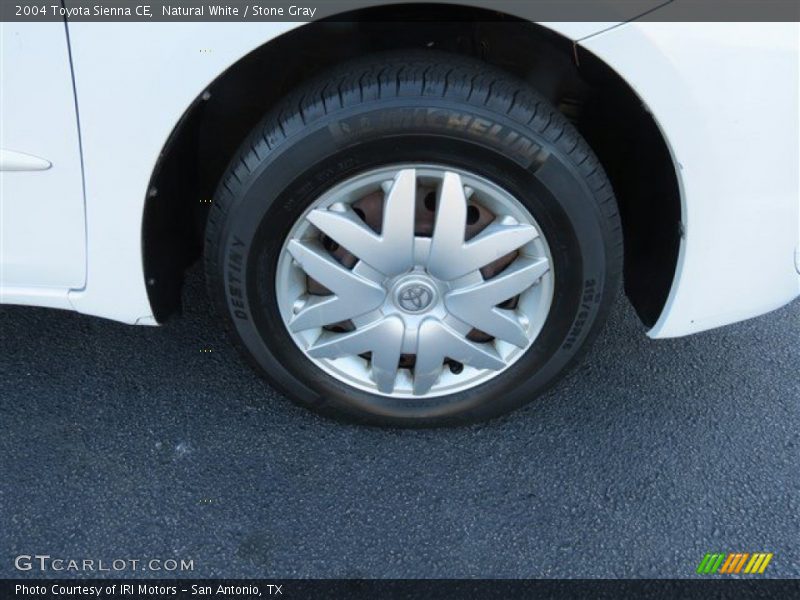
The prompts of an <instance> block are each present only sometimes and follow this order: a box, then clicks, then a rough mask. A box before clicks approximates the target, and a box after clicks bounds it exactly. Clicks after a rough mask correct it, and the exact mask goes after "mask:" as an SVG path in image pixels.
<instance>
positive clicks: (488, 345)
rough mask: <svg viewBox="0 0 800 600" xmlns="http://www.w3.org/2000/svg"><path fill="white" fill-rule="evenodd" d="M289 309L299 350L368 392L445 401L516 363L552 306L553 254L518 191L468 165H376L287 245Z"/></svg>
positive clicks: (342, 188)
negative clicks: (468, 169) (471, 170)
mask: <svg viewBox="0 0 800 600" xmlns="http://www.w3.org/2000/svg"><path fill="white" fill-rule="evenodd" d="M276 294H277V299H278V306H279V309H280V311H281V316H282V318H283V321H284V323H285V324H286V327H287V329H288V331H289V333H290V335H291V337H292V339H293V340H294V342H295V343H296V344H297V346H298V347H299V348H300V349H301V350H302V351H303V352H304V353H305V355H306V356H307V357H308V358H309V359H310V360H311V361H312V362H313V363H314V364H315V365H317V366H318V367H319V368H321V369H323V370H324V371H326V372H327V373H329V374H330V375H332V376H334V377H335V378H337V379H339V380H340V381H343V382H345V383H347V384H349V385H352V386H355V387H357V388H359V389H362V390H365V391H369V392H372V393H375V394H380V395H386V396H392V397H415V398H419V397H435V396H442V395H445V394H451V393H455V392H458V391H463V390H465V389H469V388H471V387H474V386H476V385H479V384H481V383H484V382H485V381H488V380H489V379H491V378H493V377H495V376H496V375H497V374H499V373H500V372H502V371H503V370H505V369H507V368H508V367H509V366H510V365H512V364H513V363H514V362H516V361H517V360H518V359H519V358H520V357H521V356H522V355H523V354H524V353H525V351H526V350H527V349H528V348H529V347H530V346H531V344H532V343H533V341H534V340H535V338H536V336H537V335H538V334H539V331H540V330H541V328H542V326H543V324H544V321H545V319H546V318H547V315H548V313H549V311H550V306H551V304H552V298H553V272H552V258H551V256H550V252H549V248H548V246H547V243H546V241H545V239H544V237H543V236H542V233H541V230H540V228H539V227H538V225H537V224H536V222H535V221H534V219H533V217H532V216H531V215H530V213H529V212H528V211H527V210H526V209H525V208H524V206H523V205H522V204H521V203H520V202H519V201H518V200H516V199H515V198H514V197H513V196H512V195H511V194H509V193H508V192H507V191H505V190H503V189H502V188H500V187H498V186H497V185H495V184H493V183H492V182H490V181H488V180H486V179H484V178H482V177H480V176H478V175H475V174H473V173H469V172H466V171H463V170H460V169H454V168H445V167H438V166H432V165H398V166H394V167H386V168H381V169H374V170H371V171H368V172H366V173H362V174H360V175H357V176H355V177H352V178H350V179H348V180H346V181H344V182H342V183H341V184H339V185H337V186H336V187H334V188H333V189H331V190H329V191H328V192H327V193H325V194H323V196H322V197H320V198H319V199H318V200H316V201H315V202H314V203H313V204H312V205H311V207H309V209H308V210H307V211H306V213H305V214H304V215H303V216H302V217H301V218H300V219H299V220H298V222H297V223H296V224H295V225H294V227H293V228H292V229H291V231H290V232H289V235H288V236H287V238H286V241H285V242H284V245H283V248H282V251H281V254H280V257H279V259H278V268H277V275H276Z"/></svg>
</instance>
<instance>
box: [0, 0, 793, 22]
mask: <svg viewBox="0 0 800 600" xmlns="http://www.w3.org/2000/svg"><path fill="white" fill-rule="evenodd" d="M411 4H424V5H425V10H424V11H417V12H416V14H417V15H418V16H417V17H415V18H419V15H422V18H425V16H424V15H425V14H426V11H427V10H430V12H428V13H427V14H429V15H430V18H431V19H433V20H447V10H446V9H447V7H448V6H454V5H459V6H468V7H472V8H475V9H478V10H479V11H480V14H479V19H480V20H493V19H508V18H517V19H524V20H528V21H536V22H548V21H594V22H609V23H617V22H621V21H630V20H633V19H640V20H649V21H678V22H681V21H682V22H698V21H707V22H712V21H717V22H720V21H760V22H767V21H795V22H798V21H800V2H798V1H797V0H438V1H437V2H414V0H294V1H289V2H285V1H274V0H224V1H222V2H213V1H201V0H2V2H0V21H26V22H35V21H62V20H68V21H88V22H98V23H102V22H143V23H147V22H170V21H172V22H192V21H197V22H214V21H220V22H232V21H233V22H235V21H239V22H269V21H283V22H308V21H318V20H322V19H330V20H343V21H349V20H353V19H363V18H369V13H367V14H360V13H361V11H363V10H364V9H376V8H377V9H380V8H381V7H389V9H388V10H381V11H380V12H379V13H375V14H379V15H380V17H379V18H380V19H381V20H384V21H386V20H392V19H394V18H396V19H398V20H403V19H405V18H406V16H405V15H406V11H404V10H402V9H403V5H406V6H408V5H411Z"/></svg>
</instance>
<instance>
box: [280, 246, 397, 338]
mask: <svg viewBox="0 0 800 600" xmlns="http://www.w3.org/2000/svg"><path fill="white" fill-rule="evenodd" d="M288 250H289V253H290V254H291V255H292V256H293V257H294V259H295V260H296V261H297V262H298V263H299V264H300V266H301V267H302V269H303V270H304V271H305V272H306V273H307V274H308V276H309V277H312V278H314V279H315V280H317V281H318V282H320V283H321V284H322V285H324V286H325V287H326V288H328V289H329V290H331V291H332V292H333V295H332V296H316V297H311V298H310V299H309V301H308V302H307V303H306V305H305V306H304V307H303V308H302V309H301V310H300V312H298V313H297V314H296V315H294V317H293V318H292V320H291V321H290V322H289V329H290V330H291V331H303V330H305V329H310V328H312V327H323V326H325V325H330V324H331V323H337V322H339V321H345V320H347V319H352V318H353V317H356V316H358V315H362V314H364V313H367V312H369V311H371V310H374V309H376V308H377V307H378V306H380V305H381V304H382V303H383V300H384V298H385V297H386V290H384V289H383V287H382V286H380V285H379V284H377V283H375V282H374V281H370V280H369V279H366V278H364V277H361V276H360V275H358V274H356V273H354V272H353V271H350V270H348V269H346V268H344V267H343V266H342V265H341V264H339V263H338V262H337V261H336V260H334V259H333V258H331V257H330V255H328V254H327V253H326V252H325V250H324V248H322V247H321V246H319V245H318V244H313V245H312V244H311V243H308V242H301V241H299V240H292V241H291V242H289V248H288Z"/></svg>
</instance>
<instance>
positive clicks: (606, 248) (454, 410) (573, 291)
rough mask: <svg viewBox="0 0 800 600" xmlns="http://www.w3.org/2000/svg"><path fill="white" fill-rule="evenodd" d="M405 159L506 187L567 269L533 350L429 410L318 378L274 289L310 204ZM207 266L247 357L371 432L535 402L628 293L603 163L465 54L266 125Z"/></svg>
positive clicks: (216, 297)
mask: <svg viewBox="0 0 800 600" xmlns="http://www.w3.org/2000/svg"><path fill="white" fill-rule="evenodd" d="M403 162H406V163H407V162H429V163H440V164H445V165H452V166H457V167H461V168H464V169H467V170H470V171H473V172H476V173H478V174H480V175H482V176H483V177H485V178H487V179H490V180H493V181H495V182H496V183H498V184H499V185H501V186H502V187H503V188H505V189H506V190H508V191H510V192H511V193H512V194H514V195H515V196H516V197H517V198H518V199H519V200H520V201H521V202H522V203H523V204H525V206H526V207H527V208H528V210H529V211H530V212H531V214H532V215H533V216H534V218H535V219H536V221H537V222H538V223H539V225H540V227H541V228H542V229H543V230H544V234H545V238H546V239H547V240H548V243H549V245H550V251H551V254H552V256H553V261H554V273H555V291H554V298H553V307H552V309H551V311H550V314H549V316H548V318H547V321H546V323H545V325H544V327H543V329H542V331H541V333H540V334H539V336H538V337H537V339H536V341H535V342H534V344H533V345H532V346H531V348H530V349H529V350H528V352H527V353H526V354H525V355H524V356H523V357H522V358H521V359H520V360H518V361H517V362H516V363H515V364H514V365H513V366H512V367H510V368H509V369H507V370H506V371H504V372H503V373H502V374H500V375H499V376H497V377H495V378H493V379H491V380H489V381H487V382H486V383H483V384H481V385H480V386H477V387H475V388H472V389H469V390H466V391H463V392H459V393H456V394H452V395H449V396H443V397H439V398H432V399H424V400H423V399H419V400H408V399H397V398H387V397H384V396H379V395H373V394H369V393H367V392H363V391H360V390H358V389H355V388H352V387H350V386H347V385H345V384H344V383H341V382H339V381H337V380H336V379H334V378H333V377H331V376H329V375H327V374H326V373H324V372H323V371H322V370H321V369H318V368H317V367H315V366H314V365H313V363H311V362H310V361H309V360H308V359H307V358H306V357H305V355H304V354H303V353H302V352H301V351H300V350H299V349H298V348H297V347H296V345H295V344H294V343H293V341H292V340H291V338H290V337H289V334H288V332H287V331H286V328H285V326H284V324H283V322H282V321H281V318H280V315H279V313H278V309H277V302H276V300H275V292H274V282H275V268H276V264H277V259H278V254H279V251H280V248H281V246H282V244H283V242H284V238H285V236H286V234H287V233H288V230H289V229H290V227H291V226H292V224H293V223H294V222H295V221H296V220H297V219H298V218H299V217H300V215H301V214H302V212H303V211H304V210H305V209H306V208H307V207H308V205H309V204H310V203H311V202H312V201H313V200H314V199H316V198H317V197H318V196H319V195H320V194H321V193H322V192H323V191H324V190H327V189H329V188H330V187H331V186H333V185H334V184H336V183H337V182H339V181H341V180H343V179H345V178H347V177H350V176H352V175H354V174H356V173H358V172H360V171H363V170H367V169H371V168H375V167H378V166H384V165H391V164H397V163H403ZM205 266H206V274H207V280H208V286H209V291H210V294H211V297H212V299H213V301H214V303H215V304H216V307H217V309H218V310H219V312H220V314H221V315H222V316H223V318H224V319H225V321H226V322H227V324H228V326H229V329H230V332H231V333H232V336H233V339H234V342H235V344H236V346H237V347H238V348H239V349H240V350H241V351H242V352H243V354H244V355H245V356H246V357H247V358H248V359H249V360H250V362H251V363H252V364H253V365H254V366H255V367H256V369H257V370H258V371H260V372H261V373H262V374H263V375H265V376H266V377H267V378H268V379H269V380H270V381H271V382H272V383H273V384H274V385H275V386H276V387H277V388H279V389H280V390H281V391H283V392H284V393H285V394H286V395H287V396H289V397H290V398H292V399H293V400H294V401H295V402H297V403H299V404H300V405H302V406H305V407H308V408H310V409H313V410H315V411H317V412H319V413H322V414H324V415H327V416H333V417H345V418H348V419H350V420H357V421H360V422H365V423H371V424H378V425H394V426H416V427H419V426H440V425H456V424H464V423H469V422H474V421H477V420H482V419H486V418H490V417H494V416H497V415H500V414H502V413H505V412H508V411H510V410H512V409H514V408H516V407H519V406H521V405H523V404H525V403H527V402H529V401H530V400H532V399H533V398H535V397H536V396H537V395H538V394H540V393H541V392H542V391H543V390H544V389H546V388H547V387H549V386H550V385H552V384H553V383H554V382H555V381H556V380H557V378H558V377H559V376H561V375H563V374H564V373H565V372H566V371H567V370H568V368H569V367H570V366H572V365H573V364H574V363H575V362H576V360H577V359H578V358H579V356H580V355H581V354H582V352H583V351H585V350H586V348H587V347H588V344H589V342H590V341H591V340H592V339H593V338H594V337H595V335H596V334H597V332H598V330H599V328H600V326H601V325H602V323H603V322H604V320H605V317H606V315H607V313H608V310H609V308H610V306H611V304H612V301H613V299H614V298H615V296H616V293H617V289H618V287H619V282H620V278H621V271H622V233H621V227H620V221H619V216H618V212H617V206H616V202H615V199H614V194H613V191H612V189H611V185H610V183H609V181H608V179H607V177H606V175H605V173H604V172H603V169H602V167H601V166H600V163H599V161H598V160H597V157H596V156H595V155H594V154H593V152H592V151H591V149H590V148H589V146H588V145H587V144H586V142H585V141H584V140H583V139H582V138H581V136H580V135H579V134H578V132H577V131H576V130H575V128H574V127H573V126H572V125H571V124H570V123H569V122H568V121H567V119H565V118H564V116H563V115H561V114H560V113H559V112H558V111H556V110H555V109H554V108H553V107H552V106H550V105H549V103H548V102H547V101H545V100H544V99H543V98H542V97H540V96H539V94H537V93H536V91H534V90H533V89H531V88H530V86H528V85H527V84H526V83H524V82H523V81H520V80H518V79H516V78H514V77H513V76H511V75H509V74H507V73H505V72H503V71H500V70H497V69H495V68H493V67H491V66H489V65H486V64H484V63H481V62H479V61H475V60H472V59H469V58H465V57H461V56H456V55H450V54H444V53H440V52H436V51H429V52H428V51H423V52H418V51H417V52H410V53H409V52H402V53H387V54H380V55H374V56H370V57H367V58H365V59H362V60H358V61H355V62H352V63H349V64H346V65H342V66H341V67H339V68H336V69H334V70H333V71H331V72H328V73H326V74H325V75H324V76H323V77H321V78H319V79H317V80H315V81H313V82H310V83H308V84H306V85H304V86H302V87H301V88H300V89H298V90H296V91H295V92H293V93H292V94H290V95H289V96H288V97H287V98H286V99H285V101H284V102H283V103H282V104H281V105H280V106H278V107H276V108H275V109H273V110H271V111H270V112H269V114H267V116H266V117H265V119H264V120H263V121H262V122H261V123H260V124H259V125H258V126H257V127H256V128H255V130H254V131H253V134H252V135H251V136H250V138H249V139H248V140H247V141H246V142H245V143H244V144H243V145H242V147H241V149H240V151H239V153H238V155H237V156H236V157H235V159H234V160H233V161H232V162H231V164H230V166H229V168H228V170H227V172H226V173H225V175H224V177H223V179H222V181H221V183H220V185H219V187H218V189H217V192H216V195H215V197H214V203H213V207H212V210H211V214H210V216H209V219H208V224H207V229H206V248H205Z"/></svg>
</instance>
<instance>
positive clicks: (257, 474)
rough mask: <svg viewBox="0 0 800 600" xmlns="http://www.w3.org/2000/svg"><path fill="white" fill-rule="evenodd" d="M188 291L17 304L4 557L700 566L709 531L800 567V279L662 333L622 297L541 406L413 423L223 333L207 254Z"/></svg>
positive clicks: (12, 320) (283, 569)
mask: <svg viewBox="0 0 800 600" xmlns="http://www.w3.org/2000/svg"><path fill="white" fill-rule="evenodd" d="M185 297H186V308H185V312H184V314H183V315H182V316H181V317H180V318H178V319H176V320H174V321H173V322H171V323H169V324H168V325H167V326H165V327H161V328H145V327H131V326H126V325H122V324H118V323H114V322H110V321H106V320H102V319H98V318H92V317H87V316H84V315H78V314H71V313H66V312H61V311H56V310H47V309H38V308H25V307H0V336H1V339H2V350H1V351H0V390H1V392H0V396H2V397H1V398H0V551H1V552H0V576H3V577H17V576H20V575H25V574H26V573H21V572H19V571H17V570H16V569H15V568H14V557H16V556H19V555H27V554H31V555H33V554H47V555H50V556H52V557H54V558H55V557H63V558H66V559H70V558H73V559H82V558H90V559H94V560H105V561H107V562H110V561H111V560H114V559H120V558H122V559H130V558H135V559H141V560H148V559H153V558H155V559H160V560H166V559H178V560H180V559H184V560H186V559H191V560H192V561H193V567H194V570H193V571H192V572H186V573H176V574H178V575H183V576H198V577H278V578H283V577H346V578H360V577H397V578H402V577H503V578H505V577H688V576H693V575H694V571H695V568H696V566H697V565H698V563H699V562H700V560H701V559H702V558H703V555H704V554H705V553H707V552H756V551H764V552H772V553H774V558H773V559H772V562H771V563H770V565H769V567H768V569H767V571H766V575H769V576H773V577H800V303H798V302H795V303H793V304H791V305H789V306H788V307H785V308H783V309H781V310H779V311H777V312H774V313H772V314H770V315H767V316H764V317H761V318H758V319H755V320H751V321H748V322H744V323H740V324H736V325H733V326H730V327H727V328H722V329H718V330H715V331H711V332H706V333H702V334H699V335H695V336H691V337H687V338H682V339H674V340H662V341H653V340H650V339H648V338H647V337H645V335H644V328H643V327H642V325H641V324H640V323H639V321H638V320H637V318H636V316H635V314H634V312H633V310H632V309H631V307H630V306H629V305H628V303H627V302H626V301H625V299H624V298H620V299H619V301H618V302H617V304H616V307H615V309H614V311H613V314H612V316H611V319H610V322H609V324H608V325H607V327H606V328H605V330H604V332H603V333H602V334H601V336H600V338H599V339H598V341H597V343H596V344H595V345H594V348H593V350H592V351H591V352H590V354H589V355H588V356H587V358H586V360H585V361H584V363H583V365H582V366H581V367H579V368H578V369H576V370H575V371H574V372H573V373H572V375H571V376H570V377H569V378H568V379H566V380H565V381H563V382H562V383H560V384H559V385H558V386H557V387H556V388H555V389H554V390H552V391H551V392H550V393H548V394H547V395H545V396H544V397H542V398H540V399H539V400H537V401H536V402H534V403H533V404H531V405H529V406H528V407H527V408H524V409H522V410H520V411H517V412H515V413H513V414H512V415H510V416H508V417H505V418H502V419H499V420H495V421H492V422H490V423H487V424H482V425H477V426H472V427H468V428H461V429H454V430H432V431H413V430H403V431H399V430H382V429H376V428H366V427H359V426H349V425H343V424H340V423H336V422H331V421H328V420H325V419H323V418H320V417H317V416H316V415H314V414H312V413H309V412H307V411H305V410H303V409H301V408H298V407H296V406H294V405H293V404H291V402H290V401H289V400H287V399H286V398H285V397H283V396H282V395H281V394H279V393H277V392H275V391H273V390H272V389H271V388H270V387H269V386H268V384H267V383H265V382H264V381H263V380H262V379H260V378H259V377H258V376H257V375H256V374H255V373H254V372H253V371H251V370H250V368H249V367H247V366H246V365H245V364H244V363H243V362H242V361H241V360H240V358H239V356H238V355H237V353H236V352H235V351H234V350H233V348H232V347H231V346H230V345H229V344H228V342H227V341H226V338H225V335H224V333H223V331H222V328H221V326H220V325H219V323H218V322H217V321H216V320H215V317H214V314H213V311H212V308H211V306H210V305H209V303H208V302H207V300H206V298H205V296H204V292H203V285H202V281H201V276H200V273H199V271H198V270H194V271H192V272H191V273H190V276H189V281H188V285H187V289H186V292H185ZM28 574H31V573H28ZM55 574H57V573H53V572H52V571H48V572H47V573H45V575H55ZM164 574H165V573H164V572H163V571H162V572H159V571H153V570H148V571H144V572H143V571H139V572H137V573H134V574H131V573H120V574H119V575H125V576H133V575H135V576H138V577H157V576H163V575H164ZM62 575H64V574H63V573H62ZM85 575H89V573H86V574H84V576H85Z"/></svg>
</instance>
